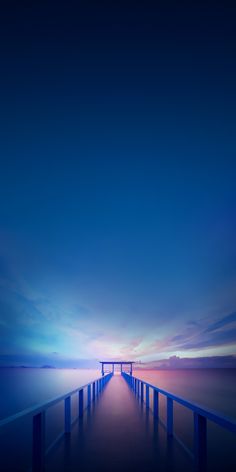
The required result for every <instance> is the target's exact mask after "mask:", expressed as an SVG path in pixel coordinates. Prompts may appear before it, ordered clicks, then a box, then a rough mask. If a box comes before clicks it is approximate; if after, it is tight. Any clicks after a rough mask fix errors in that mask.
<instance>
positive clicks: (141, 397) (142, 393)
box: [141, 382, 143, 402]
mask: <svg viewBox="0 0 236 472" xmlns="http://www.w3.org/2000/svg"><path fill="white" fill-rule="evenodd" d="M141 402H143V382H141Z"/></svg>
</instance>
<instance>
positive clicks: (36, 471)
mask: <svg viewBox="0 0 236 472" xmlns="http://www.w3.org/2000/svg"><path fill="white" fill-rule="evenodd" d="M44 455H45V412H44V411H42V412H41V413H38V414H37V415H35V416H34V417H33V451H32V471H33V472H43V469H44Z"/></svg>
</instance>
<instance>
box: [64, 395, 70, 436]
mask: <svg viewBox="0 0 236 472" xmlns="http://www.w3.org/2000/svg"><path fill="white" fill-rule="evenodd" d="M70 431H71V397H70V396H69V397H66V398H65V433H66V434H70Z"/></svg>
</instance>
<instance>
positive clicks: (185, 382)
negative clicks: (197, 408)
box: [0, 369, 236, 418]
mask: <svg viewBox="0 0 236 472" xmlns="http://www.w3.org/2000/svg"><path fill="white" fill-rule="evenodd" d="M134 375H136V376H137V377H139V378H142V379H144V380H147V381H148V382H150V383H152V384H153V385H156V386H158V387H160V388H163V389H166V390H168V391H170V392H173V393H176V394H177V395H180V396H182V397H184V398H186V399H189V400H191V401H193V402H197V403H200V404H202V405H203V406H205V407H208V408H211V409H214V410H217V411H219V412H220V413H222V414H225V415H227V416H231V417H234V418H236V370H235V369H195V370H171V371H167V370H166V371H154V370H148V371H142V370H137V371H134ZM99 376H100V371H98V370H82V369H81V370H72V369H0V384H1V392H0V394H1V402H0V418H4V417H6V416H9V415H11V414H13V413H16V412H18V411H20V410H22V409H24V408H27V407H29V406H32V405H34V404H37V403H39V402H42V401H47V400H49V399H51V398H53V397H54V396H57V395H60V394H64V393H65V392H67V391H70V390H73V389H74V388H76V387H79V386H82V385H84V384H86V383H87V382H89V381H91V380H93V379H95V378H98V377H99Z"/></svg>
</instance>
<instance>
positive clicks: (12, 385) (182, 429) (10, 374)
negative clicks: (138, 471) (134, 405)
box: [0, 369, 236, 472]
mask: <svg viewBox="0 0 236 472" xmlns="http://www.w3.org/2000/svg"><path fill="white" fill-rule="evenodd" d="M100 375H101V374H100V371H98V370H66V369H61V370H60V369H0V385H1V388H0V395H1V401H0V418H4V417H6V416H9V415H12V414H14V413H17V412H18V411H21V410H22V409H24V408H27V407H30V406H33V405H36V404H37V403H41V402H44V401H45V402H46V401H47V400H50V399H51V398H53V397H55V396H58V395H60V394H64V393H66V392H69V391H71V390H73V389H75V388H76V387H79V386H82V385H84V384H86V383H88V382H90V381H92V380H94V379H96V378H98V377H100ZM134 375H136V376H137V377H139V378H142V379H144V380H147V381H148V382H149V383H151V384H153V385H156V386H159V387H160V388H163V389H164V390H167V391H170V392H173V393H175V394H177V395H180V396H182V397H184V398H186V399H188V400H190V401H193V402H196V403H199V404H201V405H203V406H205V407H206V408H211V409H214V410H216V411H218V412H219V413H221V414H225V415H227V416H229V417H231V418H236V401H235V399H236V370H233V369H232V370H231V369H229V370H221V369H217V370H216V369H212V370H211V369H210V370H175V371H141V370H136V371H134ZM74 397H75V398H74V399H73V401H72V417H73V415H76V413H77V408H78V397H77V396H74ZM150 407H151V408H152V394H151V395H150ZM123 408H124V409H125V408H126V405H123ZM160 417H161V419H162V420H163V421H164V422H166V401H165V398H164V397H163V396H162V395H161V396H160ZM63 425H64V410H63V402H61V404H59V405H56V406H54V407H52V408H50V410H49V411H48V412H47V416H46V433H47V435H46V445H49V444H51V442H52V441H53V440H54V439H55V437H57V435H58V434H59V433H60V432H61V431H62V430H63ZM174 425H175V433H176V434H177V435H178V437H179V438H180V439H181V440H182V441H183V442H184V444H185V445H186V446H187V447H189V448H190V449H191V450H192V449H193V415H192V413H191V412H189V411H188V410H187V409H186V408H184V407H182V406H180V405H175V406H174ZM3 430H4V431H3ZM21 431H23V432H24V434H20V436H19V432H21ZM31 441H32V419H31V418H29V417H27V418H23V419H21V420H17V422H15V423H14V424H13V425H12V424H11V425H9V426H7V427H4V428H1V430H0V457H3V456H4V455H5V452H7V451H9V444H11V443H12V444H13V445H14V447H16V445H17V446H18V451H17V454H16V457H17V461H19V463H22V464H23V463H24V464H27V465H28V464H29V463H30V451H31V450H32V444H31ZM235 444H236V440H235V435H232V433H228V432H225V431H224V430H223V431H222V429H220V428H219V427H216V426H215V425H213V424H210V425H209V427H208V450H209V466H210V468H209V470H210V471H214V472H216V471H217V472H218V471H219V472H220V471H221V470H223V469H225V470H228V471H231V470H232V471H234V470H236V458H235V453H234V451H235ZM11 459H12V456H11V455H9V454H8V453H7V461H9V460H11ZM12 460H15V458H14V457H13V459H12ZM232 464H233V465H232ZM226 465H227V467H226ZM3 470H8V471H10V470H14V472H15V471H16V470H19V471H21V470H26V468H25V465H24V467H22V468H17V469H16V468H15V466H14V467H13V468H9V469H3Z"/></svg>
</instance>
